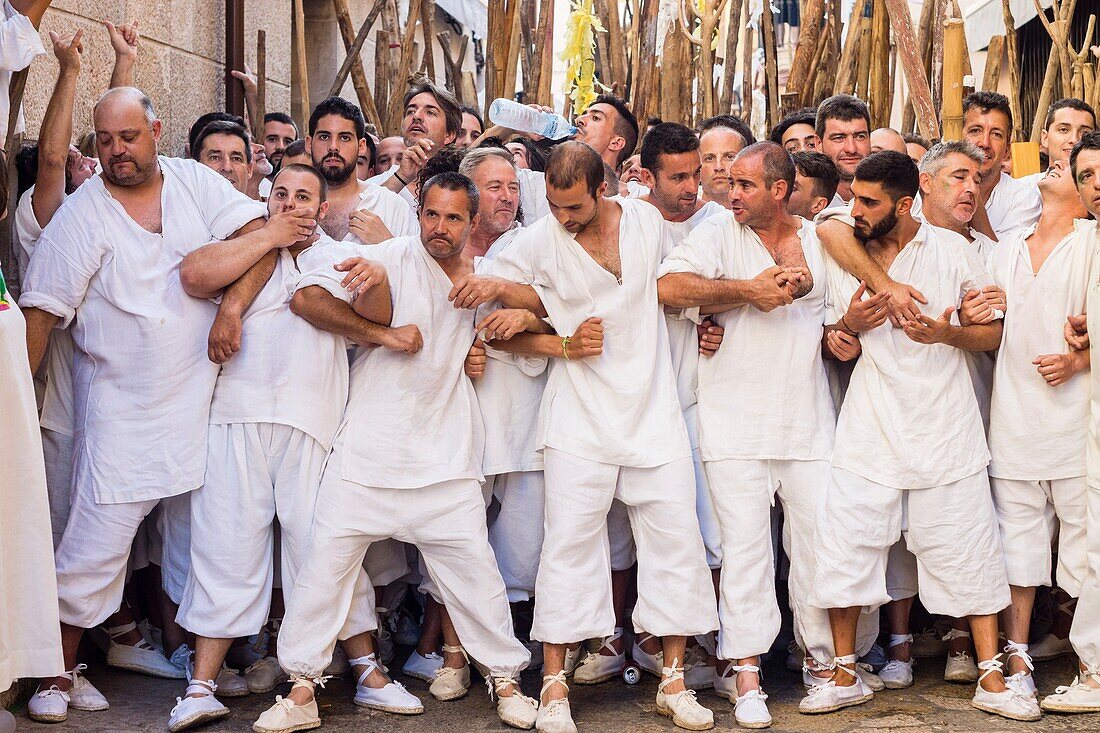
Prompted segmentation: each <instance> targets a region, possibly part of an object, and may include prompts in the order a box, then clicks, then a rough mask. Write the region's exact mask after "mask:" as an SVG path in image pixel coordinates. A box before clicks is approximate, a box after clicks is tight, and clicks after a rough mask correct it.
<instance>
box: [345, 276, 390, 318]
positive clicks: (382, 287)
mask: <svg viewBox="0 0 1100 733" xmlns="http://www.w3.org/2000/svg"><path fill="white" fill-rule="evenodd" d="M384 273H385V270H383V276H382V282H380V283H378V284H376V285H372V286H371V287H369V288H367V289H366V290H360V291H359V295H357V296H356V298H355V300H353V301H352V302H351V307H352V308H353V309H354V310H355V312H356V313H358V314H359V315H360V316H362V317H363V318H366V319H367V320H368V321H371V322H373V323H377V324H380V325H382V326H389V325H390V324H391V323H392V322H393V300H392V295H391V292H390V281H389V278H388V277H387V276H386V275H385V274H384Z"/></svg>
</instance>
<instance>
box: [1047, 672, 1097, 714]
mask: <svg viewBox="0 0 1100 733" xmlns="http://www.w3.org/2000/svg"><path fill="white" fill-rule="evenodd" d="M1098 681H1100V680H1098ZM1040 707H1041V708H1042V709H1043V710H1046V711H1048V712H1051V713H1100V687H1092V686H1090V685H1087V684H1085V683H1084V682H1081V681H1080V678H1079V677H1074V678H1073V684H1071V685H1069V686H1068V687H1065V686H1060V687H1056V688H1055V689H1054V694H1053V695H1047V696H1046V697H1044V698H1043V703H1042V705H1040Z"/></svg>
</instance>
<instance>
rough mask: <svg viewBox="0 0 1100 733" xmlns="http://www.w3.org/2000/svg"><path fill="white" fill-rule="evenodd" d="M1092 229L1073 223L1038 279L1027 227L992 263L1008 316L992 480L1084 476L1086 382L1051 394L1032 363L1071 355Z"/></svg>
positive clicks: (992, 438) (1080, 379)
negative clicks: (1068, 327) (1070, 319)
mask: <svg viewBox="0 0 1100 733" xmlns="http://www.w3.org/2000/svg"><path fill="white" fill-rule="evenodd" d="M1095 229H1096V222H1093V221H1086V220H1083V219H1082V220H1078V221H1077V222H1075V229H1074V231H1073V232H1072V233H1071V234H1069V235H1067V236H1066V237H1065V238H1063V239H1062V241H1060V242H1059V243H1058V244H1056V245H1055V246H1054V249H1053V250H1051V252H1050V254H1049V255H1048V256H1047V258H1046V260H1045V261H1044V262H1043V265H1042V267H1041V268H1040V269H1039V272H1037V273H1036V272H1033V271H1032V264H1031V254H1030V251H1029V249H1028V245H1027V241H1026V238H1027V237H1028V236H1030V234H1031V232H1032V230H1033V228H1030V227H1029V228H1028V229H1024V230H1022V231H1020V232H1019V233H1017V234H1015V235H1013V236H1011V237H1008V238H1006V239H1005V240H1003V241H1002V242H1001V244H1000V247H999V248H998V249H997V251H996V253H995V254H994V256H993V259H992V260H991V263H990V264H991V267H990V269H991V271H992V274H993V279H994V281H995V282H996V283H997V285H998V286H999V287H1000V288H1001V289H1002V290H1004V291H1005V293H1006V296H1007V300H1008V309H1007V310H1006V311H1005V316H1004V331H1003V333H1002V336H1001V347H1000V350H999V351H998V353H997V364H996V367H995V371H994V380H993V401H992V407H991V410H990V430H989V451H990V454H991V455H992V462H991V463H990V466H989V475H990V476H995V477H997V478H1006V479H1019V480H1023V481H1049V480H1051V479H1066V478H1073V477H1077V476H1084V475H1085V445H1086V441H1087V437H1088V409H1089V374H1088V372H1087V371H1086V372H1082V373H1079V374H1075V375H1074V376H1073V377H1071V378H1070V379H1069V381H1068V382H1066V383H1065V384H1062V385H1059V386H1057V387H1051V386H1050V385H1049V384H1047V383H1046V380H1044V379H1043V376H1042V375H1041V374H1039V372H1038V371H1037V370H1036V367H1035V364H1033V363H1032V362H1033V361H1034V360H1035V358H1036V357H1038V356H1041V355H1045V354H1064V353H1066V352H1067V351H1069V345H1068V344H1066V340H1065V336H1064V328H1065V324H1066V317H1067V316H1071V315H1078V314H1080V313H1083V312H1084V311H1085V296H1086V293H1087V290H1088V278H1089V273H1090V272H1091V270H1092V266H1093V260H1094V259H1095V254H1094V245H1095V241H1094V240H1095V237H1094V235H1093V232H1094V231H1095ZM1025 415H1026V416H1027V417H1026V419H1021V417H1022V416H1025Z"/></svg>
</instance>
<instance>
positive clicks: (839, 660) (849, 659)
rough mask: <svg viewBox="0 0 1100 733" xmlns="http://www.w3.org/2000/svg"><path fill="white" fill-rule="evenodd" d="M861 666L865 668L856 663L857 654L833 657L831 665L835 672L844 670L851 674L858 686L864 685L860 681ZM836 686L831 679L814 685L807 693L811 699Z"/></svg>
mask: <svg viewBox="0 0 1100 733" xmlns="http://www.w3.org/2000/svg"><path fill="white" fill-rule="evenodd" d="M861 666H863V665H861V664H859V663H857V662H856V655H855V654H848V655H846V656H843V657H833V663H832V665H831V667H832V669H834V670H836V669H842V670H844V671H845V672H847V673H848V674H850V675H851V676H852V677H855V678H856V684H857V685H858V684H862V681H861V680H860V677H859V672H858V671H857V670H858V669H859V668H860V667H861ZM836 686H837V684H836V682H833V680H832V679H831V678H830V679H828V680H826V681H825V682H822V683H820V684H817V685H813V686H812V687H810V690H809V692H808V693H807V695H808V696H809V697H813V696H814V695H820V694H822V693H823V692H825V691H826V690H828V689H829V688H831V687H836Z"/></svg>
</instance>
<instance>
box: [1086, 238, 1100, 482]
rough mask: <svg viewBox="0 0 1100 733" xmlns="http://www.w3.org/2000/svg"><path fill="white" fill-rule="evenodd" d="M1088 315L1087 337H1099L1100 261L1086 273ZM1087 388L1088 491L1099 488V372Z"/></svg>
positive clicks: (1097, 347) (1099, 345)
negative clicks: (1089, 335)
mask: <svg viewBox="0 0 1100 733" xmlns="http://www.w3.org/2000/svg"><path fill="white" fill-rule="evenodd" d="M1097 234H1098V232H1097V229H1096V225H1095V223H1094V224H1093V230H1092V238H1093V246H1094V247H1095V246H1096V238H1097ZM1085 308H1086V312H1087V314H1088V330H1089V333H1090V334H1093V333H1100V257H1094V258H1093V260H1092V269H1091V270H1090V272H1089V289H1088V296H1087V299H1086V303H1085ZM1089 343H1090V345H1089V354H1090V355H1091V356H1092V357H1097V356H1100V339H1097V340H1096V341H1095V342H1093V341H1092V340H1091V338H1090V340H1089ZM1089 385H1090V387H1091V389H1090V392H1091V397H1090V399H1089V438H1088V449H1087V457H1086V464H1087V468H1088V473H1086V474H1085V475H1086V480H1087V483H1088V486H1089V488H1090V489H1096V488H1100V369H1092V370H1091V371H1090V373H1089Z"/></svg>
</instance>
